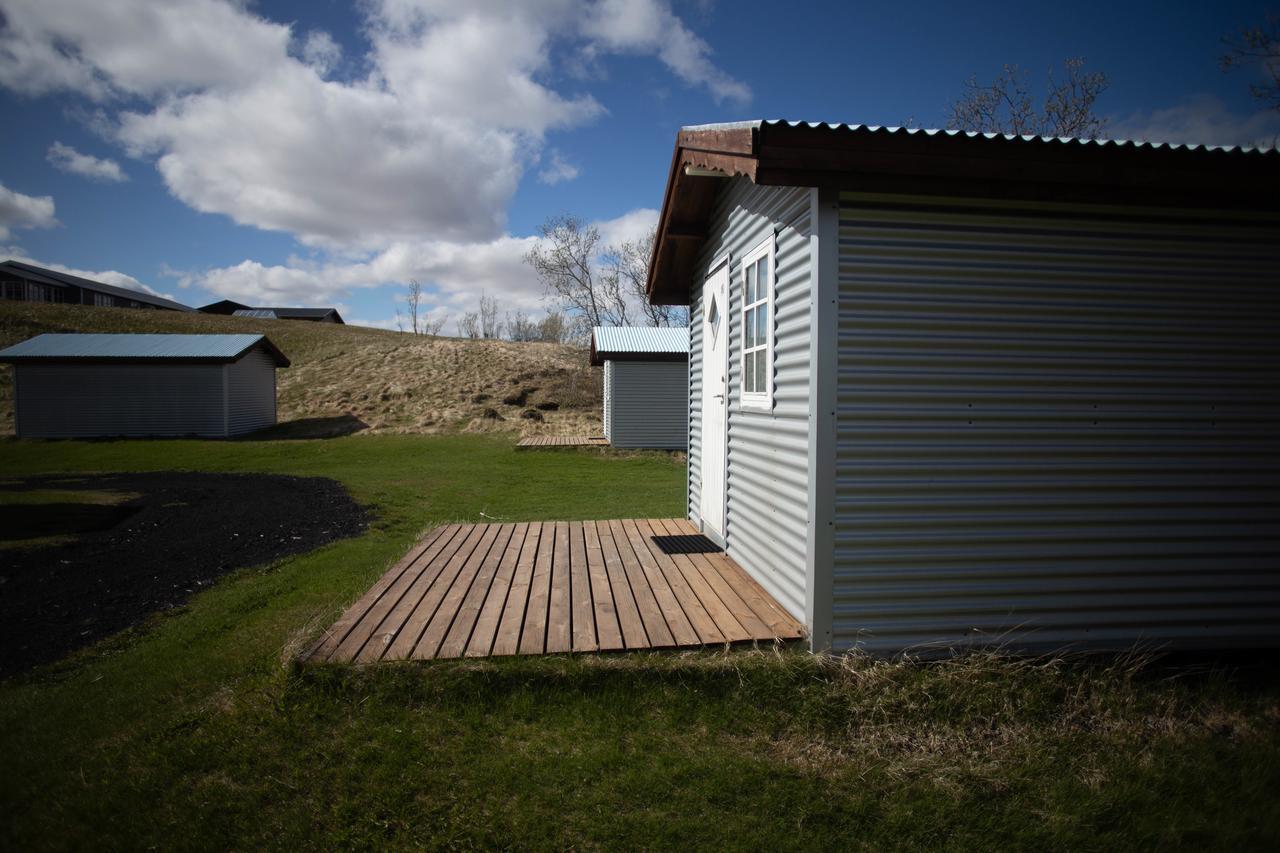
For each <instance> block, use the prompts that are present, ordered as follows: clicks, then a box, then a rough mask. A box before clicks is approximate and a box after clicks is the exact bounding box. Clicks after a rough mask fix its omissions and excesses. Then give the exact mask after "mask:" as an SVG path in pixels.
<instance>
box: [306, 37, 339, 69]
mask: <svg viewBox="0 0 1280 853" xmlns="http://www.w3.org/2000/svg"><path fill="white" fill-rule="evenodd" d="M302 61H303V62H305V63H306V64H307V65H309V66H310V67H311V68H312V69H314V70H315V72H316V73H317V74H319V75H320V76H321V77H324V76H325V75H327V74H328V73H329V72H330V71H332V70H333V69H335V68H337V67H338V63H340V62H341V61H342V45H340V44H338V43H337V42H336V41H334V40H333V36H331V35H329V34H328V33H326V32H325V31H324V30H313V31H311V32H309V33H307V37H306V38H305V39H304V40H303V42H302Z"/></svg>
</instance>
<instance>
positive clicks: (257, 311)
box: [200, 299, 346, 326]
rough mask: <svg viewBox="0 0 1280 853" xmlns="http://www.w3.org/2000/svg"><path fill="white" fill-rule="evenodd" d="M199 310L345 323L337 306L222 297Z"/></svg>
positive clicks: (280, 318) (264, 317) (242, 315)
mask: <svg viewBox="0 0 1280 853" xmlns="http://www.w3.org/2000/svg"><path fill="white" fill-rule="evenodd" d="M200 311H201V312H203V313H205V314H230V315H233V316H240V317H256V318H258V319H261V320H326V319H328V318H329V317H332V318H333V322H335V323H342V324H343V325H344V326H345V325H346V323H345V321H343V319H342V315H341V314H339V313H338V309H337V308H281V307H273V306H269V305H244V304H242V303H240V302H233V301H232V300H230V299H223V300H220V301H218V302H211V303H209V304H208V305H202V306H201V307H200ZM248 312H253V313H248ZM268 312H269V313H268Z"/></svg>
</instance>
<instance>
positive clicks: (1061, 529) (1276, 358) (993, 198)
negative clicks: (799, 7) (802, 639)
mask: <svg viewBox="0 0 1280 853" xmlns="http://www.w3.org/2000/svg"><path fill="white" fill-rule="evenodd" d="M647 286H648V293H649V298H650V300H651V301H652V302H654V303H656V304H680V305H689V306H690V359H689V463H688V465H689V475H688V513H689V518H690V519H691V520H692V521H694V522H695V523H697V524H698V525H699V526H700V527H701V529H702V530H703V531H704V532H705V533H706V534H707V535H708V536H709V537H710V538H712V539H714V540H717V541H718V542H720V543H721V544H722V545H724V546H725V547H726V550H727V552H728V554H729V555H730V556H731V557H733V558H734V559H735V560H736V561H737V562H738V563H739V564H741V565H742V566H743V567H744V568H745V569H746V570H747V571H748V572H750V573H751V574H752V576H754V577H755V578H756V580H758V581H759V582H760V583H761V584H762V585H763V586H764V587H765V588H766V589H767V590H768V591H769V592H770V593H771V594H772V595H773V596H774V597H775V598H776V599H777V600H778V601H779V602H781V603H782V604H783V605H784V606H785V607H787V608H788V609H789V610H790V611H791V613H792V614H793V615H794V616H796V617H797V618H799V619H801V620H803V622H804V623H805V624H806V626H807V627H808V630H809V633H810V637H811V643H812V645H813V647H814V648H815V649H826V648H832V649H837V650H842V649H849V648H851V647H861V648H864V649H866V650H868V651H871V652H874V653H885V654H893V653H898V652H901V651H904V650H914V651H920V652H931V653H938V652H939V651H940V650H943V649H953V648H964V647H969V646H991V645H1002V646H1005V647H1009V648H1014V649H1020V650H1027V651H1041V650H1050V649H1061V648H1064V647H1065V648H1079V649H1116V648H1127V647H1130V646H1132V645H1134V644H1138V643H1143V644H1150V645H1151V646H1155V647H1167V648H1188V649H1204V648H1214V647H1263V646H1265V647H1273V646H1276V645H1280V152H1277V151H1275V150H1255V149H1243V148H1230V149H1227V148H1211V147H1204V146H1167V145H1151V144H1135V143H1128V142H1114V141H1081V140H1066V139H1046V138H1033V137H1007V136H999V135H993V134H986V135H979V134H967V133H955V132H938V131H917V130H906V129H887V128H872V127H865V126H856V125H829V124H807V123H794V122H773V121H763V122H759V121H758V122H745V123H736V124H727V125H706V126H700V127H689V128H684V129H683V130H681V131H680V132H679V135H678V137H677V141H676V147H675V153H674V156H673V159H672V164H671V170H670V174H669V177H668V181H667V186H666V193H665V197H664V200H663V206H662V213H661V216H660V220H659V228H658V235H657V242H656V245H655V249H654V255H653V260H652V263H651V266H650V270H649V280H648V285H647Z"/></svg>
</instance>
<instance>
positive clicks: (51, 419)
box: [14, 364, 224, 438]
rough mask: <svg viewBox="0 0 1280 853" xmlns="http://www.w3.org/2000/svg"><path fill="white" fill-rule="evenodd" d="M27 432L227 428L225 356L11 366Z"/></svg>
mask: <svg viewBox="0 0 1280 853" xmlns="http://www.w3.org/2000/svg"><path fill="white" fill-rule="evenodd" d="M14 370H15V372H16V376H17V380H18V381H17V394H16V399H15V406H16V416H17V420H16V423H17V431H18V435H20V436H22V437H24V438H87V437H94V436H117V435H119V436H148V435H205V436H220V435H223V434H224V418H223V400H222V387H223V386H222V372H223V366H222V365H221V364H211V365H203V364H197V365H175V364H158V365H150V364H130V365H110V364H105V365H101V364H85V365H65V364H58V365H53V364H50V365H44V364H19V365H15V366H14Z"/></svg>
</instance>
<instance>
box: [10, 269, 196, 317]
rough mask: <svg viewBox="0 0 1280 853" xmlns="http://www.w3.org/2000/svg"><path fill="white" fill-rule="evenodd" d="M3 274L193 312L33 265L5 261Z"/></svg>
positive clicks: (166, 301)
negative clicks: (6, 273)
mask: <svg viewBox="0 0 1280 853" xmlns="http://www.w3.org/2000/svg"><path fill="white" fill-rule="evenodd" d="M5 272H8V273H11V274H12V275H15V276H18V277H19V278H24V279H27V280H29V281H36V282H39V283H41V284H52V285H54V286H55V287H67V286H70V287H81V288H84V289H85V290H93V291H97V292H98V293H106V294H109V295H111V296H118V297H120V298H121V299H132V300H133V301H135V302H141V303H143V304H144V305H155V306H156V307H158V308H168V309H170V310H172V311H194V310H195V309H194V308H191V307H188V306H186V305H183V304H182V303H180V302H174V301H173V300H172V299H165V298H164V297H163V296H152V295H151V294H150V293H143V292H142V291H140V290H130V289H129V288H127V287H117V286H116V285H114V284H105V283H103V282H101V281H94V280H93V279H89V278H81V277H80V276H78V275H71V274H70V273H65V272H58V271H57V270H51V269H45V268H44V267H37V266H35V265H33V264H24V263H22V262H21V261H5V262H4V263H0V274H2V273H5Z"/></svg>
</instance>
